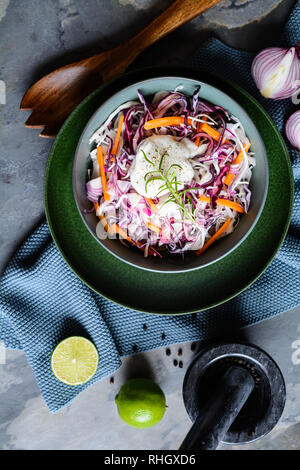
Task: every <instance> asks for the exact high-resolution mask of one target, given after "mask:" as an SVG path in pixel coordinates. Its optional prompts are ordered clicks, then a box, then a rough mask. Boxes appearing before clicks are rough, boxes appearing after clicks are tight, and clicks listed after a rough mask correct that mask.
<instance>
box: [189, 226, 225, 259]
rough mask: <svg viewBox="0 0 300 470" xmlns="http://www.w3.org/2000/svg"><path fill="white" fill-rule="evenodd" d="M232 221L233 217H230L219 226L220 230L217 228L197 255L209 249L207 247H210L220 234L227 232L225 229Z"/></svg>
mask: <svg viewBox="0 0 300 470" xmlns="http://www.w3.org/2000/svg"><path fill="white" fill-rule="evenodd" d="M230 222H231V219H230V218H228V219H227V220H226V222H224V224H223V225H221V227H220V228H219V230H217V231H216V233H215V234H214V235H213V236H212V237H211V238H210V239H209V240H207V242H206V243H204V245H203V247H202V248H201V249H200V250H198V251H196V255H197V256H199V255H201V254H202V253H203V252H204V251H205V250H207V248H208V247H209V246H210V245H211V244H212V243H213V242H214V241H215V240H217V239H218V238H219V237H220V235H222V233H223V232H225V230H226V229H227V228H228V225H229V224H230Z"/></svg>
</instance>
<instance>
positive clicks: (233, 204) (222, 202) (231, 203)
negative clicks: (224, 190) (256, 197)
mask: <svg viewBox="0 0 300 470" xmlns="http://www.w3.org/2000/svg"><path fill="white" fill-rule="evenodd" d="M199 199H200V201H201V202H207V203H209V202H210V197H207V196H200V197H199ZM217 204H218V205H219V206H226V207H230V209H233V210H235V211H236V212H241V213H243V212H244V209H243V208H242V206H240V204H238V203H237V202H234V201H230V200H229V199H223V198H222V197H218V199H217Z"/></svg>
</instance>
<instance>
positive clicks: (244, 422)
mask: <svg viewBox="0 0 300 470" xmlns="http://www.w3.org/2000/svg"><path fill="white" fill-rule="evenodd" d="M183 399H184V403H185V407H186V410H187V412H188V415H189V417H190V419H191V420H192V421H193V422H194V425H193V427H192V428H191V431H190V432H189V434H188V436H187V437H186V438H185V440H184V442H183V444H182V446H181V450H183V449H194V450H196V449H198V450H200V449H215V448H216V447H217V446H218V444H219V443H222V444H246V443H249V442H252V441H254V440H256V439H259V438H261V437H263V436H264V435H266V434H267V433H269V432H270V431H271V430H272V429H273V428H274V426H275V425H276V424H277V422H278V420H279V418H280V416H281V414H282V412H283V409H284V405H285V399H286V391H285V383H284V379H283V377H282V374H281V372H280V369H279V367H278V366H277V364H276V363H275V362H274V360H273V359H272V358H271V357H270V356H269V355H268V354H267V353H265V352H264V351H263V350H261V349H259V348H258V347H256V346H253V345H248V344H234V343H228V344H227V343H226V344H220V345H215V346H210V347H207V348H205V349H204V350H202V351H200V352H199V353H198V355H197V356H196V357H195V358H194V360H193V362H192V363H191V364H190V366H189V368H188V370H187V372H186V375H185V379H184V383H183Z"/></svg>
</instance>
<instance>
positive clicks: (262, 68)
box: [251, 47, 300, 100]
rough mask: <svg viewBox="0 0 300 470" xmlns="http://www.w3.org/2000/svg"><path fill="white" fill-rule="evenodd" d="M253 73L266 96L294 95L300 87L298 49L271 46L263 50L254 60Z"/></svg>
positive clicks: (259, 87) (277, 97)
mask: <svg viewBox="0 0 300 470" xmlns="http://www.w3.org/2000/svg"><path fill="white" fill-rule="evenodd" d="M287 67H288V68H287ZM251 74H252V77H253V80H254V82H255V84H256V86H257V88H258V89H259V91H260V92H261V94H262V96H264V97H265V98H272V99H275V100H283V99H286V98H290V97H292V96H293V95H294V94H295V93H297V91H299V88H300V60H299V57H298V49H297V48H296V47H291V48H290V49H283V48H280V47H269V48H267V49H264V50H262V51H261V52H260V53H259V54H258V55H257V56H256V57H255V59H254V60H253V62H252V67H251ZM282 74H284V75H283V76H281V79H280V75H282Z"/></svg>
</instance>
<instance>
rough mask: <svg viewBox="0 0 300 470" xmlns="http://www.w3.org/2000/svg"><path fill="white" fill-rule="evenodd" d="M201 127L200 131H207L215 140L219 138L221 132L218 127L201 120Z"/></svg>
mask: <svg viewBox="0 0 300 470" xmlns="http://www.w3.org/2000/svg"><path fill="white" fill-rule="evenodd" d="M199 127H200V131H199V132H205V133H206V134H208V135H209V136H210V137H212V138H213V139H214V140H219V138H220V133H219V132H218V131H216V129H214V128H213V127H211V126H210V125H209V124H206V122H201V124H200V126H199Z"/></svg>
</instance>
